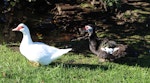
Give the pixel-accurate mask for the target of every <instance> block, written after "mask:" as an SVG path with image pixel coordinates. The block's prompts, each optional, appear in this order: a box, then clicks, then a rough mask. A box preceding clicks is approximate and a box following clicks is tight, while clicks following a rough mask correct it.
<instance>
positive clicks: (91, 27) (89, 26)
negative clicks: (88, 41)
mask: <svg viewBox="0 0 150 83" xmlns="http://www.w3.org/2000/svg"><path fill="white" fill-rule="evenodd" d="M84 29H85V30H86V32H88V33H89V36H91V35H92V34H93V33H94V31H95V29H94V27H93V25H91V24H89V25H85V27H84Z"/></svg>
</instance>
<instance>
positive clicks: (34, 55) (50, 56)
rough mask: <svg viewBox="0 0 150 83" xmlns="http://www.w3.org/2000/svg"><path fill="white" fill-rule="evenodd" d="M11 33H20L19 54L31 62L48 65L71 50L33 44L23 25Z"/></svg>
mask: <svg viewBox="0 0 150 83" xmlns="http://www.w3.org/2000/svg"><path fill="white" fill-rule="evenodd" d="M12 31H20V32H22V34H23V39H22V41H21V44H20V48H19V49H20V52H21V54H22V55H24V56H25V57H26V58H27V59H28V60H29V61H31V62H36V63H39V64H41V65H48V64H50V63H51V62H52V61H54V60H56V59H57V58H59V57H60V56H62V55H63V54H65V53H68V52H69V51H71V50H72V49H71V48H68V49H59V48H56V47H53V46H48V45H46V44H44V43H41V42H33V41H32V39H31V36H30V31H29V29H28V27H27V26H26V25H25V24H23V23H20V24H19V25H18V26H17V27H16V28H14V29H12Z"/></svg>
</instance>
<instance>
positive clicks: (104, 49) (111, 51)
mask: <svg viewBox="0 0 150 83" xmlns="http://www.w3.org/2000/svg"><path fill="white" fill-rule="evenodd" d="M101 50H102V51H105V52H106V53H109V54H113V52H115V51H117V50H119V48H108V47H104V48H101Z"/></svg>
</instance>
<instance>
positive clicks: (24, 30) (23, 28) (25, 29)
mask: <svg viewBox="0 0 150 83" xmlns="http://www.w3.org/2000/svg"><path fill="white" fill-rule="evenodd" d="M12 31H20V32H22V33H29V29H28V27H27V26H26V25H25V24H23V23H20V24H19V25H18V26H17V27H16V28H14V29H12Z"/></svg>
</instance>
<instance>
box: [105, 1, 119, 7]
mask: <svg viewBox="0 0 150 83" xmlns="http://www.w3.org/2000/svg"><path fill="white" fill-rule="evenodd" d="M103 1H104V2H106V5H107V6H110V7H112V6H114V5H116V6H117V7H119V6H120V5H121V4H120V3H121V0H103Z"/></svg>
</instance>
